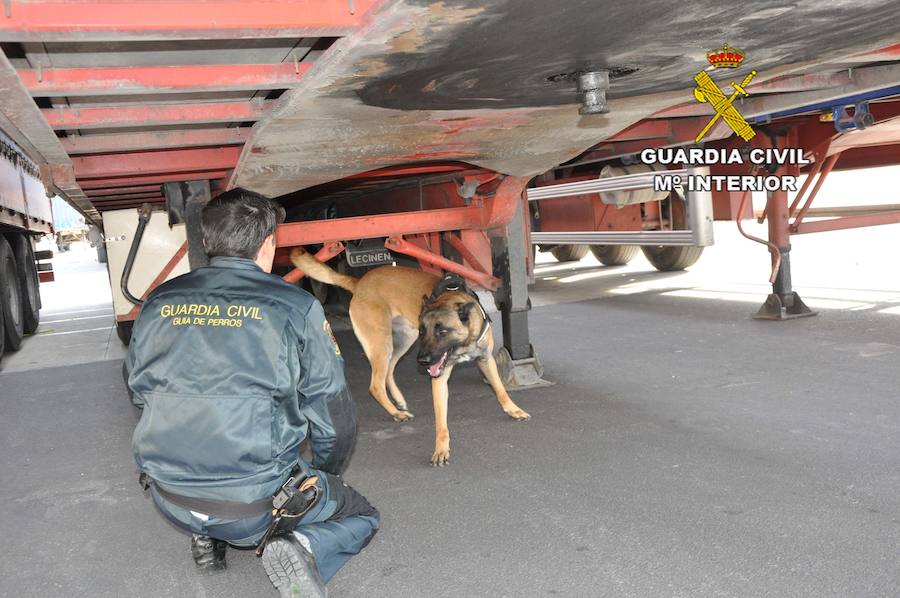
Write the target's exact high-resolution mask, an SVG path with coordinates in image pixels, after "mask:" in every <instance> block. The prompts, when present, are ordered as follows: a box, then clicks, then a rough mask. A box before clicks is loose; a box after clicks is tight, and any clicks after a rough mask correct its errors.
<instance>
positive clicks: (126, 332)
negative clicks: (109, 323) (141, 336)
mask: <svg viewBox="0 0 900 598" xmlns="http://www.w3.org/2000/svg"><path fill="white" fill-rule="evenodd" d="M133 328H134V322H133V321H126V322H116V336H118V337H119V340H120V341H122V344H123V345H125V346H126V347H127V346H128V344H129V343H130V342H131V330H132V329H133Z"/></svg>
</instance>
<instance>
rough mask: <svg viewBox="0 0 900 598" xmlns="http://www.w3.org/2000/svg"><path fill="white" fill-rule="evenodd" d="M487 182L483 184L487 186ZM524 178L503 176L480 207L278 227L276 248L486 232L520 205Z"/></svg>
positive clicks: (313, 221) (321, 221) (513, 212)
mask: <svg viewBox="0 0 900 598" xmlns="http://www.w3.org/2000/svg"><path fill="white" fill-rule="evenodd" d="M490 182H491V181H488V182H487V183H485V184H490ZM527 182H528V179H527V178H523V177H506V178H505V179H503V180H502V181H501V182H500V184H499V185H497V187H496V188H495V189H494V190H493V191H492V192H490V196H489V197H487V198H486V199H485V200H484V203H483V204H480V203H473V204H472V205H471V206H468V207H463V208H443V209H437V210H421V211H417V212H395V213H392V214H378V215H374V216H355V217H351V218H336V219H334V220H308V221H306V222H289V223H285V224H280V225H279V226H278V230H276V231H275V240H276V242H277V245H278V246H279V247H294V246H297V245H314V244H316V243H323V242H324V243H329V242H332V241H344V240H349V239H373V238H376V237H393V236H398V235H414V234H420V233H434V232H441V231H449V230H463V229H473V230H487V229H493V228H498V227H500V226H503V225H505V224H507V223H508V222H509V221H510V220H512V217H513V216H514V215H515V212H516V208H517V207H519V206H520V205H522V204H523V202H524V198H523V196H522V191H523V190H524V189H525V184H526V183H527Z"/></svg>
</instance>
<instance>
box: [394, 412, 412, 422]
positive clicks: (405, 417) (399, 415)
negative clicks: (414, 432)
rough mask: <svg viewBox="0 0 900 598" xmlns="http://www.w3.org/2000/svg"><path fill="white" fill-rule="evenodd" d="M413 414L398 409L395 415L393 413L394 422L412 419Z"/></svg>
mask: <svg viewBox="0 0 900 598" xmlns="http://www.w3.org/2000/svg"><path fill="white" fill-rule="evenodd" d="M414 417H415V415H413V414H412V413H410V412H409V411H398V412H397V414H396V415H394V421H395V422H405V421H409V420H411V419H413V418H414Z"/></svg>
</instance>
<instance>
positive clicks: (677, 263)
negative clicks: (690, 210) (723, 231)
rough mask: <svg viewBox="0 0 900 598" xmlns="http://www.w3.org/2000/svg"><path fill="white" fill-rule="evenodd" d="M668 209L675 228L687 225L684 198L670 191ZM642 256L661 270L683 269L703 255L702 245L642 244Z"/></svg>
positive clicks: (682, 227) (681, 228)
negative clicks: (670, 211)
mask: <svg viewBox="0 0 900 598" xmlns="http://www.w3.org/2000/svg"><path fill="white" fill-rule="evenodd" d="M668 204H669V209H671V210H672V224H673V225H674V227H675V229H676V230H683V229H684V228H685V226H686V225H687V214H686V210H685V205H684V198H683V197H681V196H680V195H678V194H677V193H672V195H671V196H670V197H669V200H668ZM641 250H642V251H643V252H644V257H646V258H647V261H648V262H650V263H651V264H652V265H653V267H654V268H656V269H657V270H660V271H662V272H673V271H675V270H684V269H685V268H689V267H691V266H693V265H694V264H695V263H696V262H697V260H699V259H700V256H701V255H703V247H699V246H696V245H688V246H662V245H644V246H643V247H641Z"/></svg>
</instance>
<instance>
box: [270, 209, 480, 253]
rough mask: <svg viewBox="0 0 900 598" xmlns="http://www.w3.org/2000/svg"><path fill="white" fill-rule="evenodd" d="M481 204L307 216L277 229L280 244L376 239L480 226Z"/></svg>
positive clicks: (287, 245) (290, 245)
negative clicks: (346, 215) (318, 217)
mask: <svg viewBox="0 0 900 598" xmlns="http://www.w3.org/2000/svg"><path fill="white" fill-rule="evenodd" d="M482 217H483V215H482V211H481V208H479V207H476V206H472V207H468V208H445V209H443V210H425V211H421V212H397V213H395V214H379V215H377V216H356V217H353V218H337V219H335V220H308V221H306V222H290V223H286V224H280V225H279V226H278V230H276V231H275V240H276V241H277V245H278V246H279V247H294V246H296V245H314V244H316V243H322V242H330V241H341V240H346V239H373V238H375V237H390V236H393V235H403V234H407V235H412V234H416V233H430V232H436V231H442V230H458V229H462V228H481V222H482Z"/></svg>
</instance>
